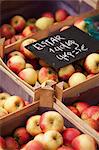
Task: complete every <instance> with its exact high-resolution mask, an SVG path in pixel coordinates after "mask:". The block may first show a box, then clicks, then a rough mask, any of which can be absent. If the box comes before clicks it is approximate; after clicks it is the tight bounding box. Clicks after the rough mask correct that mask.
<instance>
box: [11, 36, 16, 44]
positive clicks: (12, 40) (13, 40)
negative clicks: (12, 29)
mask: <svg viewBox="0 0 99 150" xmlns="http://www.w3.org/2000/svg"><path fill="white" fill-rule="evenodd" d="M14 42H16V38H15V36H13V37H11V44H12V43H14Z"/></svg>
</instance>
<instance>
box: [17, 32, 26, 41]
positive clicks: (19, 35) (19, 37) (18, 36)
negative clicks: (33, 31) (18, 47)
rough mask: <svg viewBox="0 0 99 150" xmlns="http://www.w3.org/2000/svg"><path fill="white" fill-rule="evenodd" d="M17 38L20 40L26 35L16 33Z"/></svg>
mask: <svg viewBox="0 0 99 150" xmlns="http://www.w3.org/2000/svg"><path fill="white" fill-rule="evenodd" d="M15 38H16V41H18V40H21V39H23V38H24V36H23V35H21V34H18V35H15Z"/></svg>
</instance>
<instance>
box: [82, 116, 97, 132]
mask: <svg viewBox="0 0 99 150" xmlns="http://www.w3.org/2000/svg"><path fill="white" fill-rule="evenodd" d="M98 118H99V116H98ZM84 121H85V122H86V123H87V124H88V125H89V126H91V127H92V128H93V129H95V130H97V131H99V120H98V121H97V120H94V119H92V118H88V119H86V120H84Z"/></svg>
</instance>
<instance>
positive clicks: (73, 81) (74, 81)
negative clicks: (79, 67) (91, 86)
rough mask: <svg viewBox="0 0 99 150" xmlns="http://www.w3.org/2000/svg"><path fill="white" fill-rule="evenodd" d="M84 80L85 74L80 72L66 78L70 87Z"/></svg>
mask: <svg viewBox="0 0 99 150" xmlns="http://www.w3.org/2000/svg"><path fill="white" fill-rule="evenodd" d="M84 81H86V76H85V75H84V74H83V73H81V72H76V73H73V74H72V75H71V77H70V78H69V80H68V84H69V86H70V87H73V86H76V85H78V84H80V83H82V82H84Z"/></svg>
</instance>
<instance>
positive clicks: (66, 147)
mask: <svg viewBox="0 0 99 150" xmlns="http://www.w3.org/2000/svg"><path fill="white" fill-rule="evenodd" d="M57 150H74V149H73V148H72V147H70V146H64V145H63V146H62V147H59V148H58V149H57Z"/></svg>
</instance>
